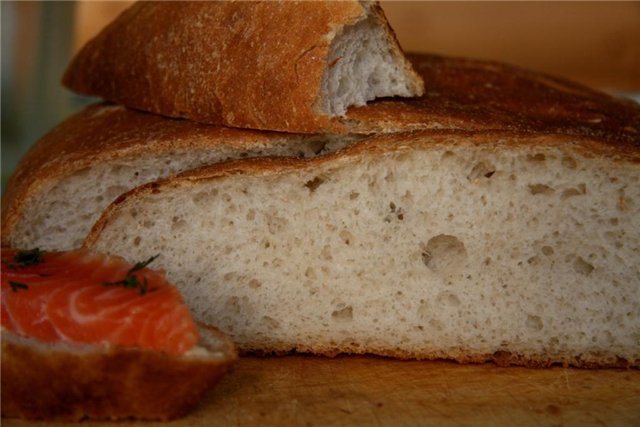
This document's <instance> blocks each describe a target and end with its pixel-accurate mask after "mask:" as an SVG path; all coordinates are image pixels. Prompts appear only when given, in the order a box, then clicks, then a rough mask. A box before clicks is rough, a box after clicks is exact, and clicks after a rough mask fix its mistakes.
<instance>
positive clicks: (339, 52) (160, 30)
mask: <svg viewBox="0 0 640 427" xmlns="http://www.w3.org/2000/svg"><path fill="white" fill-rule="evenodd" d="M64 83H65V85H66V86H67V87H69V88H70V89H72V90H74V91H76V92H80V93H83V94H88V95H96V96H99V97H102V98H105V99H107V100H111V101H115V102H118V103H121V104H124V105H127V106H128V107H133V108H139V109H142V110H146V111H151V112H154V113H158V114H162V115H165V116H170V117H185V118H189V119H192V120H196V121H200V122H205V123H212V124H224V125H227V126H233V127H242V128H253V129H268V130H278V131H287V132H319V131H333V132H337V131H341V130H342V128H343V126H342V125H341V124H340V121H339V120H334V119H333V118H335V117H340V116H343V115H344V114H345V112H346V110H347V108H348V107H349V106H358V105H364V104H365V103H366V102H367V101H370V100H372V99H374V98H378V97H390V96H405V97H406V96H418V95H422V93H423V91H424V85H423V82H422V80H421V79H420V77H419V76H418V75H417V74H416V73H415V72H414V71H413V69H412V68H411V65H410V63H409V62H408V61H407V60H406V59H405V57H404V55H403V54H402V51H401V49H400V46H399V45H398V42H397V40H396V37H395V35H394V33H393V30H392V29H391V28H390V27H389V25H388V23H387V20H386V18H385V16H384V13H383V12H382V9H381V8H380V7H379V5H378V4H377V2H372V1H354V0H350V1H339V2H334V1H322V2H289V1H283V2H279V1H278V2H273V1H264V2H226V1H223V2H198V1H196V2H140V3H137V4H135V5H133V6H132V7H131V8H130V9H128V10H126V11H125V12H124V13H123V14H122V15H121V16H120V17H119V18H118V19H116V20H115V21H114V22H113V23H111V24H110V25H109V26H108V27H107V28H106V29H105V30H103V31H102V33H100V34H99V35H98V36H97V37H96V38H95V39H93V40H92V41H90V42H89V43H88V44H87V45H86V46H85V47H84V48H83V49H82V50H81V51H80V53H79V54H78V55H77V56H76V57H75V58H74V60H73V61H72V63H71V64H70V66H69V68H68V70H67V72H66V74H65V76H64Z"/></svg>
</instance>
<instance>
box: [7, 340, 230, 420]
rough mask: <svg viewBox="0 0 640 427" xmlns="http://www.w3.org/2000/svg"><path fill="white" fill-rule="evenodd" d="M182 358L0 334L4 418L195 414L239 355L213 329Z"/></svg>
mask: <svg viewBox="0 0 640 427" xmlns="http://www.w3.org/2000/svg"><path fill="white" fill-rule="evenodd" d="M201 340H202V343H201V345H200V346H199V347H197V348H196V349H194V350H191V351H190V352H189V353H187V354H185V355H183V356H175V355H170V354H168V353H163V352H157V351H151V350H142V349H136V348H123V347H113V346H91V345H80V344H71V343H56V344H48V343H42V342H39V341H36V340H34V339H30V338H26V337H21V336H18V335H14V334H12V333H10V332H7V331H4V330H3V331H2V416H3V417H20V418H29V419H44V420H57V421H78V420H81V419H85V418H91V419H112V420H115V419H127V418H136V419H146V420H169V419H173V418H176V417H179V416H182V415H184V414H185V413H186V412H187V411H189V410H191V409H193V408H194V407H195V406H196V405H197V404H198V402H199V401H200V398H201V397H202V396H203V394H204V393H205V392H206V391H207V390H208V389H209V388H210V387H211V386H212V385H213V384H215V383H216V382H217V381H218V379H219V378H220V377H221V376H222V375H223V374H224V373H225V372H226V371H227V370H228V369H229V368H230V366H231V364H232V363H233V362H234V361H235V360H236V358H237V354H236V351H235V348H234V346H233V344H232V343H231V341H230V340H229V339H228V338H227V337H225V336H224V335H223V334H221V333H220V332H219V331H217V330H216V329H214V328H210V327H203V328H201Z"/></svg>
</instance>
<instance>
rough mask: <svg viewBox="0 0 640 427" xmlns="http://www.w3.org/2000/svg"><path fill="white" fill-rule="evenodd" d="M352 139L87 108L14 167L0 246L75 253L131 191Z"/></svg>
mask: <svg viewBox="0 0 640 427" xmlns="http://www.w3.org/2000/svg"><path fill="white" fill-rule="evenodd" d="M352 139H355V137H354V138H349V137H346V138H340V139H337V138H331V137H326V136H311V135H309V136H305V135H295V134H284V133H274V132H258V131H250V130H241V129H231V128H224V127H216V126H207V125H202V124H198V123H192V122H188V121H185V120H174V119H167V118H164V117H161V116H156V115H153V114H146V113H142V112H137V111H135V110H129V109H127V108H125V107H122V106H116V105H110V104H97V105H92V106H90V107H88V108H86V109H84V110H83V111H81V112H79V113H77V114H76V115H74V116H72V117H70V118H69V119H67V120H65V121H64V122H62V123H61V124H60V125H58V126H57V127H56V128H54V129H53V130H52V131H51V132H49V133H48V134H47V135H45V136H44V137H43V138H42V139H41V140H40V141H38V142H37V143H36V144H35V145H34V146H33V147H32V148H31V150H30V151H29V152H28V153H27V155H26V156H25V157H24V158H23V159H22V160H21V161H20V163H19V165H18V168H17V170H16V172H15V174H14V175H13V176H12V177H11V179H10V181H9V183H8V185H7V190H6V193H5V194H4V195H3V199H2V244H3V245H5V246H11V247H18V248H33V247H39V248H40V249H49V250H50V249H56V250H68V249H72V248H76V247H78V246H80V244H81V243H82V240H83V239H84V238H85V237H86V234H87V233H88V232H89V229H90V228H91V225H92V224H93V223H94V222H95V221H96V220H97V219H98V217H99V216H100V213H101V212H102V210H103V209H104V208H105V207H107V206H108V204H109V203H110V202H111V201H113V200H114V199H115V198H116V197H117V196H119V195H120V194H121V193H123V192H125V191H127V190H130V189H131V188H134V187H136V186H138V185H141V184H144V183H146V182H150V181H154V180H156V179H159V178H164V177H166V176H168V175H171V174H174V173H177V172H181V171H185V170H188V169H191V168H194V167H197V166H201V165H204V164H207V163H214V162H219V161H222V160H227V159H230V158H240V157H246V156H264V155H279V156H282V155H287V156H303V157H308V156H314V155H316V154H318V153H320V152H322V151H323V150H333V149H335V148H337V147H339V146H341V145H343V144H346V143H348V142H349V141H351V140H352Z"/></svg>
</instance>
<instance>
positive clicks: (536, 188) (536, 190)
mask: <svg viewBox="0 0 640 427" xmlns="http://www.w3.org/2000/svg"><path fill="white" fill-rule="evenodd" d="M529 191H530V192H531V194H533V195H536V194H551V193H553V192H554V189H553V188H551V187H549V186H548V185H545V184H529Z"/></svg>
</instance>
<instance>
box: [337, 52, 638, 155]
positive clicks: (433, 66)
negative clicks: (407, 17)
mask: <svg viewBox="0 0 640 427" xmlns="http://www.w3.org/2000/svg"><path fill="white" fill-rule="evenodd" d="M408 58H409V60H410V61H411V62H412V63H413V64H414V67H415V69H416V71H417V72H418V73H419V74H420V75H421V76H422V78H423V79H424V81H425V84H426V93H425V94H424V95H423V96H421V97H419V98H403V99H380V100H374V101H372V102H371V103H369V104H368V105H367V106H366V107H356V108H351V109H349V112H348V114H347V117H346V119H345V120H344V122H345V125H346V127H347V128H348V129H349V131H351V132H355V133H367V134H369V133H389V132H398V131H409V130H418V129H460V130H509V131H512V132H514V133H531V134H533V133H540V134H542V133H545V134H554V133H559V134H564V135H567V136H576V137H582V138H591V139H594V140H604V141H608V142H611V143H620V144H628V145H633V146H635V147H636V149H637V147H638V146H639V145H640V104H638V103H636V102H634V101H632V100H627V99H622V98H616V97H613V96H610V95H608V94H606V93H604V92H600V91H597V90H594V89H590V88H588V87H586V86H583V85H580V84H577V83H574V82H571V81H569V80H566V79H562V78H558V77H554V76H550V75H546V74H543V73H539V72H535V71H531V70H527V69H524V68H520V67H516V66H512V65H508V64H504V63H500V62H495V61H485V60H476V59H469V58H456V57H446V56H439V55H426V54H422V55H409V56H408Z"/></svg>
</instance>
